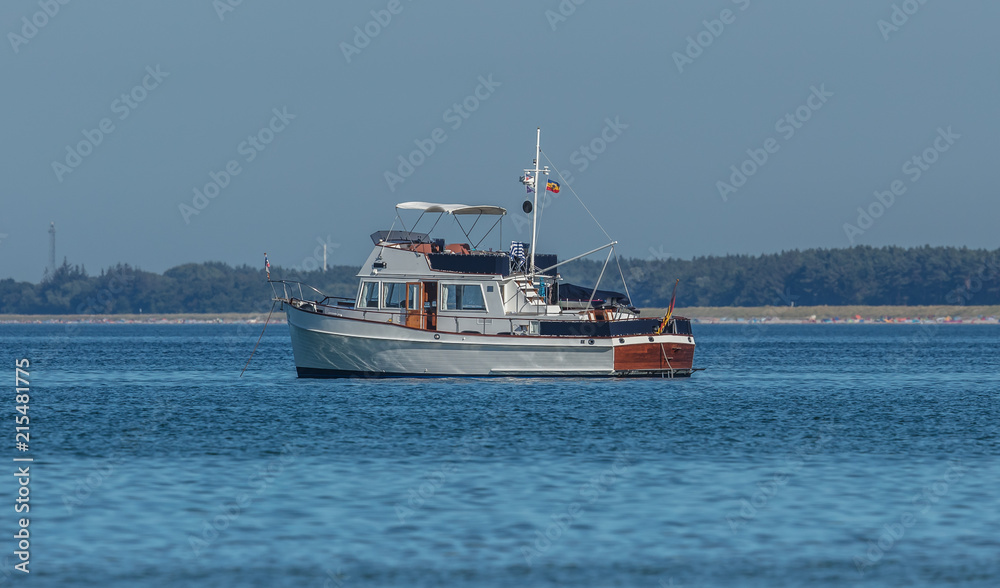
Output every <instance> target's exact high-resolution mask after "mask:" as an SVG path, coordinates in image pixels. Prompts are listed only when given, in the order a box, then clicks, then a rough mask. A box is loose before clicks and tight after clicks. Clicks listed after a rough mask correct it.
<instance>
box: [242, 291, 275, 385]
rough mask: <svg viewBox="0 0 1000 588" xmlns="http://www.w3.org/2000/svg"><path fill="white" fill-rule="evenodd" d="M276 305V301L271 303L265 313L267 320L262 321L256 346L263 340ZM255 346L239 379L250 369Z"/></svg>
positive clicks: (255, 350)
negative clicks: (269, 308)
mask: <svg viewBox="0 0 1000 588" xmlns="http://www.w3.org/2000/svg"><path fill="white" fill-rule="evenodd" d="M277 303H278V301H277V300H275V301H274V302H272V303H271V310H270V312H268V313H267V320H265V321H264V328H263V329H261V330H260V337H257V345H260V340H261V339H263V338H264V331H265V330H267V323H268V322H270V320H271V313H272V312H274V305H275V304H277ZM257 345H254V346H253V351H251V352H250V357H248V358H247V364H246V365H245V366H243V371H241V372H240V377H241V378H242V377H243V372H245V371H247V368H248V367H250V360H251V359H253V354H254V353H257Z"/></svg>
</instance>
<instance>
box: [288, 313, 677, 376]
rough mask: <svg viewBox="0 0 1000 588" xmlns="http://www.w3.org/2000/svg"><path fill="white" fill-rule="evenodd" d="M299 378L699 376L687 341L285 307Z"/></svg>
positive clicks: (675, 337) (675, 338) (650, 336)
mask: <svg viewBox="0 0 1000 588" xmlns="http://www.w3.org/2000/svg"><path fill="white" fill-rule="evenodd" d="M285 311H286V312H287V314H288V326H289V330H290V334H291V341H292V351H293V354H294V356H295V367H296V371H297V373H298V375H299V377H303V378H345V377H454V376H473V377H488V376H495V377H504V376H506V377H511V376H514V377H543V376H544V377H551V376H563V377H566V376H575V377H623V376H629V377H632V376H657V377H660V376H665V377H683V376H689V375H691V373H692V371H693V369H692V363H691V362H692V360H693V356H694V347H695V346H694V342H693V340H692V338H691V337H689V336H687V335H634V336H626V337H613V338H592V339H580V338H576V337H540V336H522V335H517V336H510V335H482V334H475V333H447V332H436V331H429V330H424V329H415V328H409V327H406V326H403V325H398V324H391V323H375V322H371V321H364V320H356V319H350V318H343V317H336V316H329V315H324V314H320V313H314V312H310V311H309V310H303V309H300V308H295V307H293V306H290V305H285Z"/></svg>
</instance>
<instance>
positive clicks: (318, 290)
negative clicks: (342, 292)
mask: <svg viewBox="0 0 1000 588" xmlns="http://www.w3.org/2000/svg"><path fill="white" fill-rule="evenodd" d="M267 283H269V284H281V285H282V293H283V294H284V295H285V298H289V296H288V290H287V288H286V287H287V286H288V285H289V284H295V285H297V286H298V287H299V299H300V300H302V299H304V296H303V295H302V286H305V287H306V288H309V289H310V290H312V291H313V292H316V293H317V294H319V295H320V296H322V297H323V298H322V299H321V300H315V301H313V302H316V303H318V304H323V303H324V302H326V301H327V300H348V301H350V302H354V298H348V297H346V296H328V295H327V294H326V293H324V292H323V291H321V290H320V289H319V288H315V287H313V286H310V285H309V284H306V283H305V282H298V281H295V280H268V281H267ZM271 291H272V292H274V286H273V285H272V286H271ZM275 296H277V293H275Z"/></svg>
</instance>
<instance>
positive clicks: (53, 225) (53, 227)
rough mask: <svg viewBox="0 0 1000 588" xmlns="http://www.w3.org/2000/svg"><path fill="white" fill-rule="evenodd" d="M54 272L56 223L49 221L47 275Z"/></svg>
mask: <svg viewBox="0 0 1000 588" xmlns="http://www.w3.org/2000/svg"><path fill="white" fill-rule="evenodd" d="M55 273H56V223H49V275H55Z"/></svg>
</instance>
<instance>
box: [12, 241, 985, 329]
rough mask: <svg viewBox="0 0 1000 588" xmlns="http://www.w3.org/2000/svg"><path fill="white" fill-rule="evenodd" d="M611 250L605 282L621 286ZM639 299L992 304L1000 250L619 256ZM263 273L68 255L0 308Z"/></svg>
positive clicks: (61, 307)
mask: <svg viewBox="0 0 1000 588" xmlns="http://www.w3.org/2000/svg"><path fill="white" fill-rule="evenodd" d="M603 265H604V263H603V261H591V260H580V261H576V262H572V263H570V264H567V265H565V266H562V267H560V271H561V273H562V276H563V278H565V280H566V281H569V282H572V283H575V284H579V285H584V286H593V285H594V284H595V282H596V281H597V277H598V275H599V274H600V273H601V268H602V267H603ZM618 267H619V266H618V265H617V264H616V263H615V260H614V259H613V258H612V261H611V263H610V264H609V265H608V267H607V270H606V271H605V274H604V279H603V281H602V282H601V288H602V289H618V290H623V288H622V284H621V278H620V274H619V270H618ZM621 270H622V271H621V273H623V274H624V275H625V278H626V280H627V283H628V290H629V293H630V294H631V296H632V301H633V304H634V305H636V306H640V307H665V306H666V305H667V304H668V303H669V301H670V295H671V291H672V289H673V286H674V280H675V279H677V278H679V279H680V286H679V287H678V289H677V304H678V305H679V306H681V307H684V306H788V305H790V304H792V303H794V304H795V305H796V306H813V305H831V306H839V305H870V306H882V305H945V304H952V305H964V304H976V305H993V304H1000V250H997V251H987V250H972V249H966V248H961V249H959V248H954V247H918V248H911V249H904V248H901V247H883V248H874V247H852V248H850V249H810V250H807V251H787V252H782V253H776V254H770V255H760V256H750V255H727V256H724V257H699V258H695V259H691V260H680V259H663V260H640V259H623V260H621ZM357 272H358V268H357V267H354V266H335V267H332V268H330V269H329V270H328V271H326V272H324V271H322V270H316V271H312V272H294V271H287V270H283V269H282V268H280V267H274V268H272V270H271V275H272V278H274V279H286V280H297V281H301V282H304V283H307V284H310V285H312V286H315V287H316V288H318V289H319V290H321V291H323V292H324V293H325V294H327V295H331V296H350V297H353V296H354V295H355V293H356V291H357V279H356V278H355V274H356V273H357ZM270 299H271V288H270V286H269V285H268V284H267V283H266V281H265V276H264V271H263V270H262V269H259V268H252V267H249V266H245V265H244V266H238V267H232V266H230V265H227V264H224V263H218V262H211V263H200V264H193V263H192V264H186V265H181V266H177V267H175V268H172V269H169V270H167V271H166V272H164V273H163V274H162V275H161V274H155V273H151V272H146V271H142V270H140V269H138V268H133V267H130V266H128V265H121V264H119V265H117V266H114V267H111V268H108V269H106V270H102V271H101V273H100V275H97V276H88V275H87V272H86V270H84V268H83V267H80V266H72V265H69V264H68V263H66V262H63V265H62V266H61V267H59V268H57V269H56V271H55V272H54V273H53V274H51V275H46V276H45V277H44V278H43V279H42V281H41V283H39V284H31V283H28V282H15V281H14V280H13V279H6V280H0V314H115V313H139V312H140V311H141V312H143V313H181V312H184V313H201V312H204V313H221V312H267V310H268V309H269V308H270V306H271V304H270Z"/></svg>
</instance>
